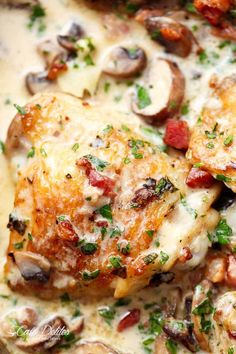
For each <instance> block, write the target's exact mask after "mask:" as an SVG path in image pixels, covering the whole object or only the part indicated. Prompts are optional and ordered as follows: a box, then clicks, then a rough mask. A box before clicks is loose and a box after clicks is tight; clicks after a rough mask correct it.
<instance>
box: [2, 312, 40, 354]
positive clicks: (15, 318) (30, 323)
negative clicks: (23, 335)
mask: <svg viewBox="0 0 236 354" xmlns="http://www.w3.org/2000/svg"><path fill="white" fill-rule="evenodd" d="M37 322H38V314H37V313H36V311H35V310H34V309H33V308H32V307H28V306H26V307H21V308H18V309H17V310H12V311H10V312H7V313H6V314H5V315H4V316H3V317H2V318H1V322H0V332H1V337H3V338H13V337H16V336H17V333H16V332H17V331H16V328H18V326H21V327H23V328H24V329H30V328H33V327H34V326H35V325H36V324H37ZM0 353H1V351H0Z"/></svg>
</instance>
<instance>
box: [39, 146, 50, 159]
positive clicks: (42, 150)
mask: <svg viewBox="0 0 236 354" xmlns="http://www.w3.org/2000/svg"><path fill="white" fill-rule="evenodd" d="M40 153H41V155H42V156H43V157H47V156H48V154H47V152H46V150H45V149H44V148H43V147H41V148H40Z"/></svg>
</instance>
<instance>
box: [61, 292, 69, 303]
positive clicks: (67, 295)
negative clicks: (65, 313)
mask: <svg viewBox="0 0 236 354" xmlns="http://www.w3.org/2000/svg"><path fill="white" fill-rule="evenodd" d="M60 299H61V302H70V296H69V294H68V293H64V294H62V295H61V296H60Z"/></svg>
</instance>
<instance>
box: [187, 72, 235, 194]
mask: <svg viewBox="0 0 236 354" xmlns="http://www.w3.org/2000/svg"><path fill="white" fill-rule="evenodd" d="M235 97H236V75H232V76H230V77H227V78H225V79H224V80H223V81H222V82H221V84H220V85H219V86H218V87H217V88H216V90H215V92H214V94H213V95H212V98H211V99H210V100H209V101H208V104H207V106H206V107H205V109H204V110H203V112H202V115H201V116H200V117H199V119H198V122H197V123H196V125H195V127H194V129H193V133H192V136H191V139H190V144H189V150H188V152H187V157H188V159H189V160H190V161H191V163H193V164H194V163H197V164H200V166H201V168H202V169H203V170H206V171H208V172H210V173H211V174H213V175H214V176H215V177H216V179H218V180H220V181H223V182H225V184H226V185H227V186H228V187H229V188H231V189H232V190H233V191H234V192H236V140H235V136H236V122H235V115H236V100H235Z"/></svg>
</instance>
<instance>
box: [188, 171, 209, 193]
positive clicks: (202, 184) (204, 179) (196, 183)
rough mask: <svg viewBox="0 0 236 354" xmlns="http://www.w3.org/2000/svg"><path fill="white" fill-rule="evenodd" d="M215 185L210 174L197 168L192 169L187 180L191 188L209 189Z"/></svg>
mask: <svg viewBox="0 0 236 354" xmlns="http://www.w3.org/2000/svg"><path fill="white" fill-rule="evenodd" d="M213 183H214V178H213V177H212V175H211V174H210V173H209V172H207V171H204V170H201V169H200V168H195V167H193V168H191V170H190V171H189V174H188V177H187V179H186V184H187V185H188V186H189V187H190V188H209V187H211V186H212V184H213Z"/></svg>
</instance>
